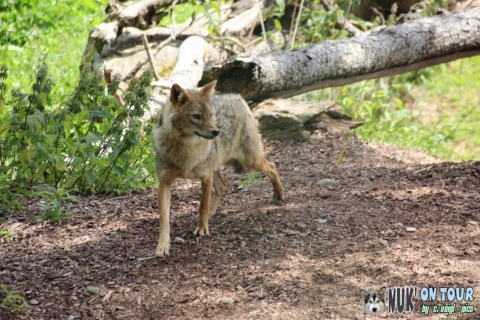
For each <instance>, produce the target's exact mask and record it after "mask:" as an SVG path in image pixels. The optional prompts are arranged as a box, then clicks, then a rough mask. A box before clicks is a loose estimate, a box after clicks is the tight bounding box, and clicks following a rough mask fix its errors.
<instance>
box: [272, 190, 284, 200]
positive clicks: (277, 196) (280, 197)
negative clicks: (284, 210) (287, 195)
mask: <svg viewBox="0 0 480 320" xmlns="http://www.w3.org/2000/svg"><path fill="white" fill-rule="evenodd" d="M283 199H284V194H283V191H282V192H276V191H274V192H273V196H272V198H271V199H270V203H278V202H280V201H282V200H283Z"/></svg>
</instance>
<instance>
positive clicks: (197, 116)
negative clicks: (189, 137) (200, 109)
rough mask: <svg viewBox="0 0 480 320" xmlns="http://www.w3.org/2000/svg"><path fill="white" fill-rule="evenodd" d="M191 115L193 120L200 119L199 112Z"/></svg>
mask: <svg viewBox="0 0 480 320" xmlns="http://www.w3.org/2000/svg"><path fill="white" fill-rule="evenodd" d="M192 117H193V119H195V120H200V119H201V117H200V115H199V114H194V115H193V116H192Z"/></svg>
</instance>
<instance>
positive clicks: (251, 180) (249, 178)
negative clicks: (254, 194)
mask: <svg viewBox="0 0 480 320" xmlns="http://www.w3.org/2000/svg"><path fill="white" fill-rule="evenodd" d="M257 176H258V172H253V171H252V172H247V174H246V175H245V179H243V180H242V181H240V182H239V183H238V184H239V185H241V186H244V187H245V186H249V185H251V184H255V183H259V182H263V181H262V180H259V179H256V177H257Z"/></svg>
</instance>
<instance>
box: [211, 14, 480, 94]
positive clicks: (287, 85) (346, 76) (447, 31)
mask: <svg viewBox="0 0 480 320" xmlns="http://www.w3.org/2000/svg"><path fill="white" fill-rule="evenodd" d="M478 54H480V7H476V8H471V9H467V10H464V11H461V12H457V13H454V14H447V15H442V16H435V17H427V18H421V19H417V20H413V21H407V22H405V23H402V24H398V25H392V26H388V27H386V28H383V29H382V30H380V31H378V32H376V33H373V34H371V35H366V36H360V37H354V38H349V39H342V40H332V41H324V42H321V43H319V44H316V45H311V46H307V47H304V48H301V49H299V50H294V51H279V52H271V53H266V54H261V55H258V56H256V57H253V58H249V59H236V60H233V61H227V62H225V63H224V64H222V65H220V66H219V67H217V68H215V69H214V73H213V76H214V78H215V79H216V80H218V83H217V90H219V91H221V92H223V93H226V92H235V93H240V94H241V95H242V96H243V97H244V98H245V99H246V100H250V101H259V100H264V99H267V98H286V97H291V96H295V95H298V94H301V93H305V92H309V91H313V90H317V89H322V88H327V87H337V86H342V85H346V84H350V83H354V82H358V81H362V80H368V79H375V78H380V77H385V76H393V75H396V74H401V73H405V72H409V71H413V70H418V69H421V68H425V67H429V66H433V65H437V64H441V63H445V62H449V61H452V60H456V59H460V58H465V57H469V56H473V55H478Z"/></svg>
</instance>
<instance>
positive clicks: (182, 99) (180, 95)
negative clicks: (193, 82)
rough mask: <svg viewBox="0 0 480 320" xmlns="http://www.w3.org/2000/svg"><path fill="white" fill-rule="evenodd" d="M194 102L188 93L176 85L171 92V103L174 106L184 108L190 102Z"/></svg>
mask: <svg viewBox="0 0 480 320" xmlns="http://www.w3.org/2000/svg"><path fill="white" fill-rule="evenodd" d="M190 100H192V99H191V98H190V96H189V95H188V93H186V92H185V90H183V89H182V87H180V85H178V84H176V83H175V84H174V85H173V86H172V89H171V90H170V102H171V103H172V105H173V106H182V105H184V104H185V103H187V102H188V101H190Z"/></svg>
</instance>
